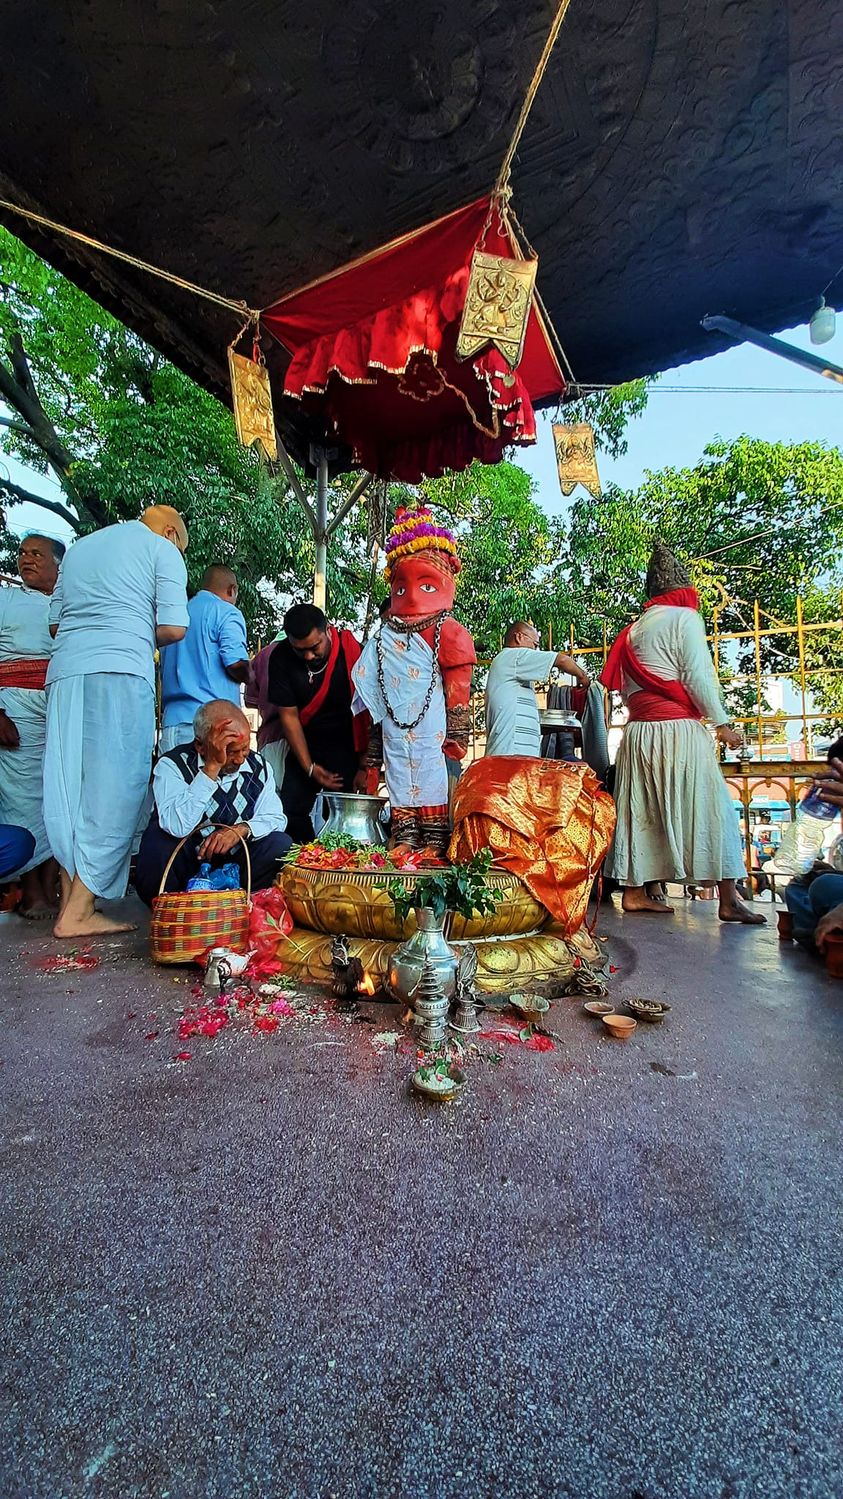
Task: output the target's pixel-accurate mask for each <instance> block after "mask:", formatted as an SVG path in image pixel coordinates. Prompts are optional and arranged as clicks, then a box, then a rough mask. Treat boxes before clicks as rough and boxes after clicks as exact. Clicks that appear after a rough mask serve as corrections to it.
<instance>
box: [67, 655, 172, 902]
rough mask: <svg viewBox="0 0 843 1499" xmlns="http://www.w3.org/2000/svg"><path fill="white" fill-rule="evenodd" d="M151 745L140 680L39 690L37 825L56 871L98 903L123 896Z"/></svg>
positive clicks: (94, 677)
mask: <svg viewBox="0 0 843 1499" xmlns="http://www.w3.org/2000/svg"><path fill="white" fill-rule="evenodd" d="M154 743H155V694H154V691H153V689H152V687H151V685H150V683H149V682H147V681H146V680H145V678H144V677H140V676H130V675H128V674H126V675H124V674H122V673H120V672H93V673H90V674H89V675H80V676H73V677H61V678H60V679H59V680H58V681H57V682H53V683H52V684H51V685H50V686H49V687H48V689H47V751H46V755H45V758H44V821H45V824H46V828H47V836H48V838H49V840H50V845H51V847H52V850H53V853H54V854H55V856H56V858H57V859H58V861H59V864H60V865H61V866H62V868H63V869H66V870H67V872H68V874H70V875H78V876H79V878H80V880H82V882H83V883H84V884H85V885H87V887H88V889H89V890H91V891H93V893H94V895H97V896H100V897H101V898H102V899H103V900H118V899H119V898H120V897H121V896H123V895H125V893H126V884H127V881H128V875H129V861H130V858H131V851H132V842H133V839H134V835H135V828H136V827H137V825H138V821H139V818H140V814H141V809H142V808H143V804H144V800H145V798H146V794H147V789H148V786H149V777H150V772H151V769H152V751H153V746H154Z"/></svg>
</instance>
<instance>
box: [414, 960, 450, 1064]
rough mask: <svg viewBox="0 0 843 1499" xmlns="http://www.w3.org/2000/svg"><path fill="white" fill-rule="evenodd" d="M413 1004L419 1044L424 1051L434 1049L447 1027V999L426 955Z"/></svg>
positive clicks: (440, 1042) (439, 1044) (439, 1043)
mask: <svg viewBox="0 0 843 1499" xmlns="http://www.w3.org/2000/svg"><path fill="white" fill-rule="evenodd" d="M413 1005H414V1012H415V1019H416V1024H417V1025H418V1026H419V1027H420V1029H419V1045H420V1046H423V1047H424V1050H425V1051H435V1050H436V1048H437V1047H439V1046H441V1045H442V1043H443V1042H444V1040H445V1033H446V1031H447V1029H448V1000H447V998H446V996H445V995H444V994H443V993H442V986H441V983H440V979H439V974H438V973H437V971H436V969H435V968H434V966H433V964H432V962H431V961H430V958H429V957H428V956H425V958H424V962H423V964H422V970H421V976H420V978H419V982H418V986H417V989H416V993H415V995H414V996H413Z"/></svg>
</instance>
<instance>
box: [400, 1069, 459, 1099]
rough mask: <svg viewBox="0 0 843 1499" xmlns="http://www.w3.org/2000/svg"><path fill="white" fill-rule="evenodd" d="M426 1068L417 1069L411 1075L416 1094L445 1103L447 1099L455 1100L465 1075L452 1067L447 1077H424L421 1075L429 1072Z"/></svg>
mask: <svg viewBox="0 0 843 1499" xmlns="http://www.w3.org/2000/svg"><path fill="white" fill-rule="evenodd" d="M430 1071H431V1069H429V1068H427V1067H419V1069H418V1071H417V1072H414V1073H413V1077H412V1083H413V1087H414V1088H415V1090H416V1092H417V1093H422V1094H423V1095H424V1097H425V1098H438V1099H439V1100H440V1102H442V1103H445V1102H447V1100H448V1099H449V1098H456V1096H457V1094H458V1093H459V1091H460V1088H461V1087H462V1085H463V1083H464V1082H465V1073H464V1072H463V1071H462V1069H461V1068H459V1067H452V1068H451V1070H450V1073H449V1075H448V1077H434V1076H429V1077H424V1076H423V1075H422V1074H423V1073H425V1072H430Z"/></svg>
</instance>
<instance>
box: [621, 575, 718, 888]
mask: <svg viewBox="0 0 843 1499" xmlns="http://www.w3.org/2000/svg"><path fill="white" fill-rule="evenodd" d="M630 644H631V645H632V647H633V649H634V651H635V654H636V655H637V656H638V658H639V660H640V661H641V663H642V665H644V666H646V667H647V668H648V669H649V671H651V672H652V673H653V675H654V676H657V677H662V678H663V679H664V680H665V681H680V682H681V683H682V684H683V686H684V687H685V688H686V689H687V691H688V692H689V694H690V696H691V697H692V698H693V700H694V702H695V704H696V705H697V707H698V708H699V710H700V712H701V713H703V714H704V715H705V717H706V718H708V719H709V720H710V721H711V722H712V723H713V724H715V725H717V724H722V723H726V722H727V715H726V713H725V711H724V708H723V702H722V699H721V697H720V687H719V683H718V681H717V674H716V672H715V670H714V665H713V662H712V660H711V656H710V655H709V651H708V645H707V642H706V639H705V628H704V625H703V622H702V619H701V617H700V615H699V614H698V613H697V612H696V610H693V609H682V608H677V607H674V606H673V605H666V604H658V605H655V606H654V607H653V608H652V609H648V610H647V612H646V613H645V614H644V615H643V616H642V617H641V619H639V620H637V621H636V623H635V625H634V626H633V628H632V633H631V635H630ZM639 690H640V689H639V688H638V686H637V684H636V683H634V682H631V681H629V680H625V681H624V687H623V694H622V695H623V698H624V701H625V702H626V703H628V702H629V701H630V699H631V698H632V697H633V696H634V694H635V693H636V692H637V691H639ZM615 804H616V807H617V815H618V820H617V826H616V829H615V839H614V843H613V845H612V849H611V851H610V853H609V856H608V859H607V861H606V873H607V874H608V875H610V876H611V877H612V878H613V879H615V880H618V881H619V883H620V884H622V885H632V886H637V885H644V884H648V883H650V881H655V880H668V881H675V882H678V883H680V884H681V883H684V882H686V881H694V882H699V883H707V882H717V881H719V880H726V879H740V878H741V877H742V876H743V875H744V874H745V873H746V869H745V865H744V860H743V856H742V853H741V841H740V831H739V828H738V819H737V815H736V812H735V804H734V802H733V801H732V798H731V796H730V795H729V790H728V787H727V786H726V783H725V781H724V779H723V776H722V775H721V772H720V766H719V765H718V762H717V754H716V751H715V748H714V745H713V743H712V739H711V735H710V734H709V732H708V731H707V729H705V728H704V727H703V725H702V724H701V723H700V722H698V721H697V720H696V719H692V718H677V719H665V720H661V721H657V722H634V723H629V724H627V726H626V728H625V729H624V734H623V740H622V742H621V747H620V750H619V752H618V758H617V779H616V782H615Z"/></svg>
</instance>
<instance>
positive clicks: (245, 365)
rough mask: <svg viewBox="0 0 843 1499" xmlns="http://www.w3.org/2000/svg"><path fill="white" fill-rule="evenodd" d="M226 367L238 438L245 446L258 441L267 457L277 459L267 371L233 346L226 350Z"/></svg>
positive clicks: (248, 446)
mask: <svg viewBox="0 0 843 1499" xmlns="http://www.w3.org/2000/svg"><path fill="white" fill-rule="evenodd" d="M228 369H229V373H230V375H231V394H232V397H233V399H234V421H235V424H236V427H237V436H238V438H239V439H240V441H241V442H242V444H243V446H244V447H246V448H250V447H251V446H252V443H253V442H259V443H260V445H261V447H262V448H263V450H264V453H265V454H266V456H267V458H277V457H278V444H277V441H276V438H275V418H274V417H273V414H272V390H271V388H270V384H269V370H268V369H267V367H266V365H265V364H259V363H258V362H257V360H255V359H247V358H246V357H245V356H244V355H243V354H235V352H234V350H233V349H229V351H228Z"/></svg>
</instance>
